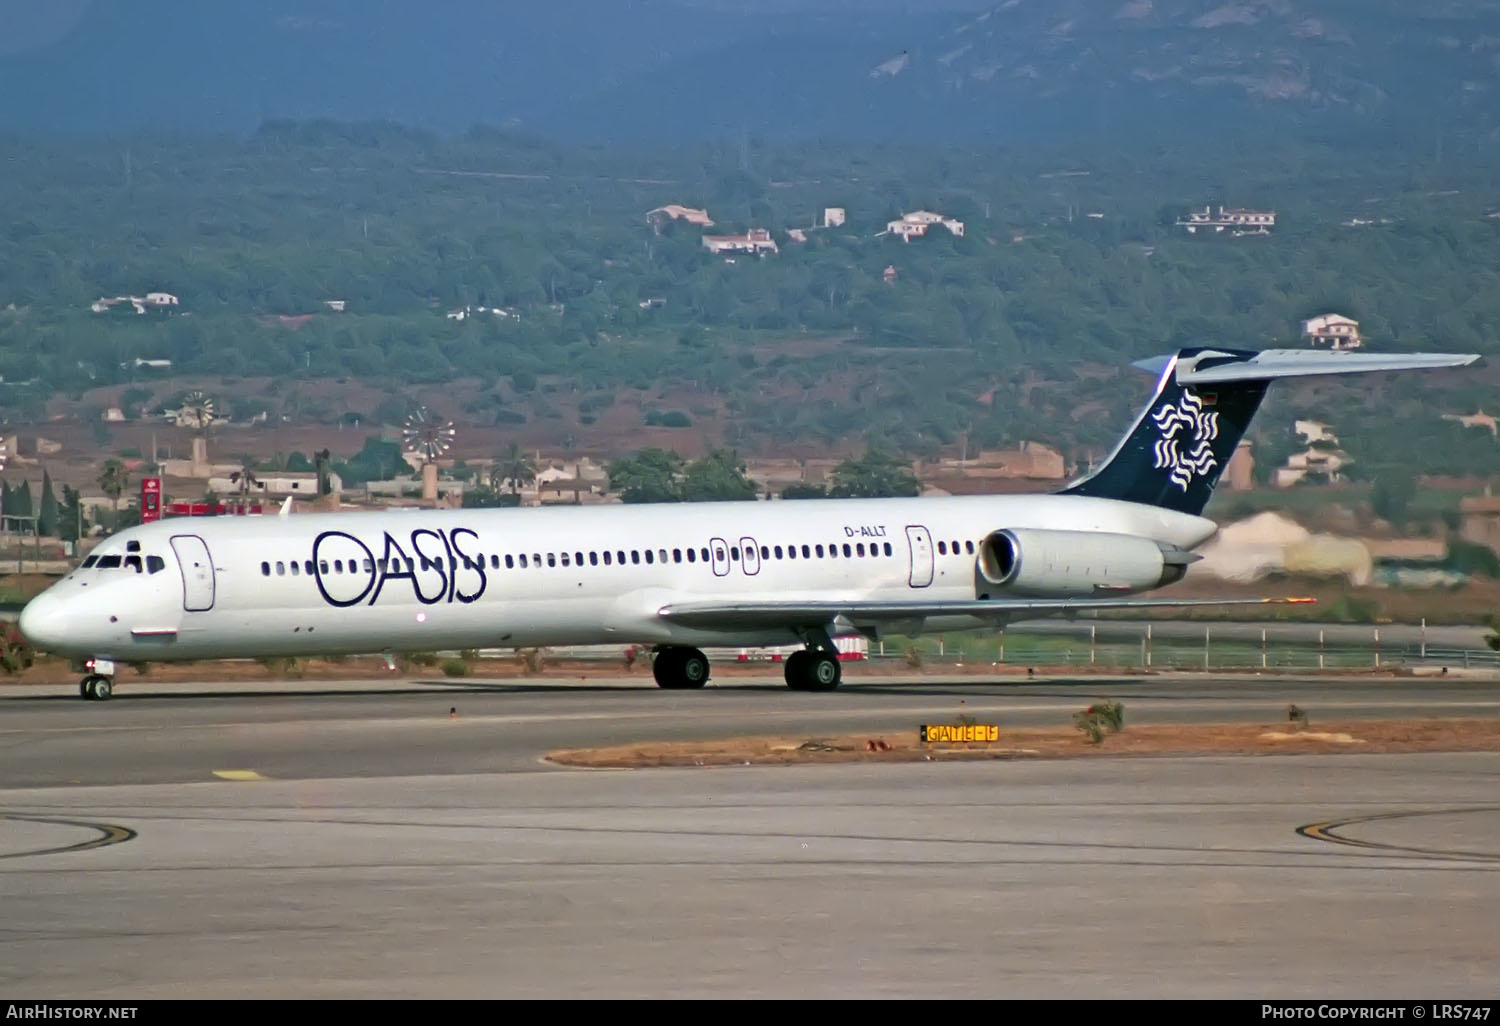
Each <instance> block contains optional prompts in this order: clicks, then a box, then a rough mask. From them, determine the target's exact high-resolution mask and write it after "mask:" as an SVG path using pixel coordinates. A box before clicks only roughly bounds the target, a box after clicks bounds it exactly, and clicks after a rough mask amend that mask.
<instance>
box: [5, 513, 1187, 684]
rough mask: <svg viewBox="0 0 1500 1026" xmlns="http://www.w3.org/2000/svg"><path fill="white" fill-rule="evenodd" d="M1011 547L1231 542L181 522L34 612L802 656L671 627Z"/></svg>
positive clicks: (185, 635)
mask: <svg viewBox="0 0 1500 1026" xmlns="http://www.w3.org/2000/svg"><path fill="white" fill-rule="evenodd" d="M1002 528H1037V529H1052V530H1067V531H1094V532H1107V533H1114V534H1129V535H1136V536H1140V537H1144V538H1149V539H1152V540H1155V541H1158V542H1161V543H1164V544H1169V545H1174V546H1178V547H1180V548H1184V549H1191V548H1193V547H1194V546H1196V545H1199V544H1201V543H1202V542H1203V541H1205V540H1206V539H1207V538H1208V537H1210V536H1211V535H1212V534H1213V532H1214V530H1215V525H1214V524H1213V523H1212V522H1211V521H1209V520H1205V519H1203V518H1202V517H1196V516H1190V515H1187V514H1183V513H1175V512H1172V511H1170V510H1166V509H1161V508H1157V507H1154V506H1145V505H1138V504H1134V503H1126V502H1119V501H1115V500H1111V499H1099V498H1085V497H1079V496H1063V495H1025V496H1022V495H1016V496H974V497H953V498H925V499H842V500H808V501H780V502H706V503H683V504H669V505H633V506H614V505H612V506H590V507H546V508H522V509H472V510H470V509H465V510H442V511H426V510H420V511H419V510H397V511H385V512H362V513H320V514H298V515H293V516H252V517H212V518H182V519H172V520H165V521H160V522H157V523H153V524H147V525H143V526H140V527H136V528H131V529H130V530H128V531H123V532H121V533H120V534H118V535H115V536H113V537H111V538H109V539H108V540H106V541H105V542H103V543H102V544H101V545H100V546H99V547H98V548H97V549H95V550H94V552H93V553H92V556H93V557H95V558H94V559H93V561H92V565H90V566H87V567H83V568H80V569H78V570H75V571H74V572H73V573H71V574H69V575H68V576H67V577H66V578H64V579H63V580H62V581H60V582H58V583H57V584H55V585H53V586H52V587H51V588H50V589H48V590H47V591H46V592H45V593H43V594H42V595H41V596H38V597H37V598H36V599H34V600H33V601H32V602H31V603H30V604H29V605H28V606H27V607H26V609H25V611H24V612H23V614H22V620H21V628H22V631H23V633H24V634H26V636H27V637H28V638H29V639H30V640H31V641H32V642H33V643H34V644H36V645H37V646H38V647H40V648H44V649H47V650H49V651H54V652H58V653H61V654H64V655H69V656H74V657H78V658H103V659H111V660H115V661H118V662H151V661H164V660H173V659H197V658H213V657H256V656H298V655H314V654H337V653H363V652H411V651H436V650H450V649H463V648H491V647H507V648H509V647H517V648H520V647H532V646H544V645H588V644H611V643H618V644H621V645H622V646H623V645H630V644H636V643H643V644H667V645H757V644H786V643H791V642H794V641H796V640H797V639H796V637H795V635H794V634H793V632H792V631H791V630H790V629H789V628H788V629H777V630H769V629H765V628H758V629H756V630H753V631H732V632H726V631H706V630H702V629H694V628H687V627H683V626H680V625H676V624H672V623H668V622H666V621H665V620H663V619H662V618H660V617H658V616H657V611H658V610H659V609H661V608H662V607H663V606H664V605H667V604H669V603H683V602H692V601H701V600H712V601H733V600H740V601H753V600H767V599H813V598H834V599H840V600H844V599H866V600H896V599H909V598H931V599H953V600H965V599H973V598H974V597H975V576H974V568H975V558H976V557H975V554H974V546H975V545H977V544H978V543H979V542H980V541H981V540H982V539H983V538H984V537H986V536H987V535H988V534H990V533H991V532H993V531H996V530H999V529H1002ZM137 566H139V567H140V569H139V570H137V569H136V567H137ZM990 623H991V624H993V621H990ZM979 625H980V623H979V621H974V620H969V619H967V618H960V617H950V618H943V619H941V620H938V619H935V618H933V619H929V620H927V621H926V623H925V624H919V625H914V626H915V627H916V628H917V629H922V628H924V627H925V629H928V630H932V629H960V628H963V627H972V626H979Z"/></svg>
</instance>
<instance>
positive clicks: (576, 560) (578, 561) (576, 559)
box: [573, 552, 583, 566]
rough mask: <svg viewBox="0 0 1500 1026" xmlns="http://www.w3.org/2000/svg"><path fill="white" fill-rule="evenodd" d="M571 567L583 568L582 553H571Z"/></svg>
mask: <svg viewBox="0 0 1500 1026" xmlns="http://www.w3.org/2000/svg"><path fill="white" fill-rule="evenodd" d="M573 565H574V566H583V553H582V552H575V553H573Z"/></svg>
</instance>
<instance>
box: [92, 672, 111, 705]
mask: <svg viewBox="0 0 1500 1026" xmlns="http://www.w3.org/2000/svg"><path fill="white" fill-rule="evenodd" d="M112 694H114V686H113V685H112V684H111V683H110V680H109V678H108V677H95V678H94V700H95V701H97V702H107V701H109V696H110V695H112Z"/></svg>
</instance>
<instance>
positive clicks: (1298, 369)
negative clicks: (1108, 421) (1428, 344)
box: [1135, 349, 1479, 385]
mask: <svg viewBox="0 0 1500 1026" xmlns="http://www.w3.org/2000/svg"><path fill="white" fill-rule="evenodd" d="M1172 359H1173V358H1172V357H1171V356H1158V357H1153V358H1152V359H1149V360H1141V361H1139V362H1138V363H1136V364H1135V366H1137V367H1140V368H1141V369H1142V370H1149V371H1152V372H1154V373H1158V374H1159V373H1161V372H1162V371H1164V370H1165V369H1166V368H1167V367H1168V366H1169V365H1170V364H1171V361H1172ZM1477 359H1479V354H1478V353H1354V352H1349V351H1348V350H1340V349H1266V350H1263V351H1261V352H1258V353H1253V354H1252V353H1245V352H1235V351H1233V350H1220V349H1203V350H1199V351H1198V352H1196V353H1194V354H1193V355H1192V356H1182V357H1179V358H1178V359H1177V372H1176V381H1177V384H1179V385H1215V384H1223V383H1224V382H1229V381H1274V380H1276V379H1278V378H1304V377H1314V376H1318V375H1323V374H1363V373H1372V372H1375V371H1404V370H1432V369H1436V368H1440V367H1467V366H1468V365H1469V364H1471V363H1473V362H1474V361H1475V360H1477Z"/></svg>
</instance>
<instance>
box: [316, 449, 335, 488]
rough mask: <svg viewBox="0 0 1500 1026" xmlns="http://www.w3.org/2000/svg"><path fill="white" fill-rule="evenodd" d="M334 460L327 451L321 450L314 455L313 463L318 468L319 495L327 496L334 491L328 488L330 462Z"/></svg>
mask: <svg viewBox="0 0 1500 1026" xmlns="http://www.w3.org/2000/svg"><path fill="white" fill-rule="evenodd" d="M332 458H333V457H332V455H331V454H330V453H329V452H328V450H327V449H319V450H318V451H317V452H315V453H313V463H314V465H315V466H316V467H317V468H318V494H319V495H327V494H329V493H330V492H332V491H333V489H332V488H330V487H329V486H328V461H329V460H330V459H332Z"/></svg>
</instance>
